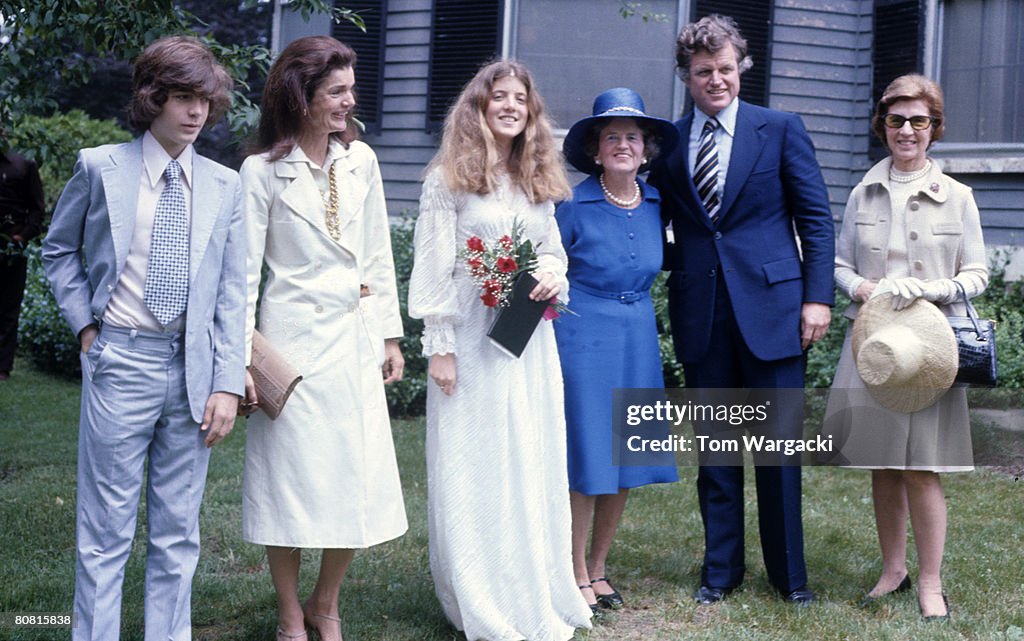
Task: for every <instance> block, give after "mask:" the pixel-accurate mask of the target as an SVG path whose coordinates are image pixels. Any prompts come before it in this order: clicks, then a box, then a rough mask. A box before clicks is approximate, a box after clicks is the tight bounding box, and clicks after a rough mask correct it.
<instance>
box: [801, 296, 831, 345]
mask: <svg viewBox="0 0 1024 641" xmlns="http://www.w3.org/2000/svg"><path fill="white" fill-rule="evenodd" d="M831 322H832V310H831V309H829V307H828V305H826V304H824V303H804V304H803V307H802V308H801V310H800V347H801V348H802V349H807V348H808V347H810V346H811V345H812V344H814V343H816V342H818V341H820V340H821V339H822V338H824V337H825V332H827V331H828V325H829V323H831Z"/></svg>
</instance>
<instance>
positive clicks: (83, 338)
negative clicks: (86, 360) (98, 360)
mask: <svg viewBox="0 0 1024 641" xmlns="http://www.w3.org/2000/svg"><path fill="white" fill-rule="evenodd" d="M99 335H100V328H98V327H96V326H95V325H86V326H85V327H84V328H83V329H82V331H80V332H78V341H79V342H80V343H81V344H82V353H83V354H84V353H86V352H88V351H89V348H90V347H92V343H93V341H95V340H96V337H97V336H99Z"/></svg>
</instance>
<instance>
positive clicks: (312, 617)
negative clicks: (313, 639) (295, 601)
mask: <svg viewBox="0 0 1024 641" xmlns="http://www.w3.org/2000/svg"><path fill="white" fill-rule="evenodd" d="M304 614H305V613H304ZM305 619H306V625H308V626H309V627H311V628H313V630H315V631H316V636H318V637H319V638H320V640H321V641H324V640H325V638H326V637H324V634H323V632H321V631H320V625H319V623H320V622H319V621H318V620H317V619H320V620H322V621H328V622H330V623H335V624H337V626H338V641H344V639H343V638H342V636H341V619H340V618H339V617H332V616H331V615H329V614H305Z"/></svg>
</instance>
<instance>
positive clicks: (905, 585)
mask: <svg viewBox="0 0 1024 641" xmlns="http://www.w3.org/2000/svg"><path fill="white" fill-rule="evenodd" d="M911 587H912V583H911V582H910V574H909V573H908V574H907V575H906V576H904V577H903V580H902V581H900V584H899V585H897V586H896V589H895V590H890V591H889V592H886V593H885V594H879V595H878V596H871V594H870V593H868V594H865V595H864V598H863V599H861V601H860V608H861V609H862V610H863V609H867V608H870V607H872V606H873V605H875V604H876V603H877V602H878V600H879V599H884V598H885V597H887V596H889V595H890V594H899V593H900V592H906V591H907V590H909V589H910V588H911Z"/></svg>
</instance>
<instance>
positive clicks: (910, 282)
mask: <svg viewBox="0 0 1024 641" xmlns="http://www.w3.org/2000/svg"><path fill="white" fill-rule="evenodd" d="M889 286H890V288H891V289H892V308H893V309H894V310H896V311H899V310H901V309H904V308H905V307H907V306H908V305H910V304H911V303H913V302H914V301H915V300H917V299H918V298H921V296H922V295H923V294H924V281H922V280H921V279H920V278H914V277H913V276H910V277H907V278H894V279H892V280H890V281H889Z"/></svg>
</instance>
